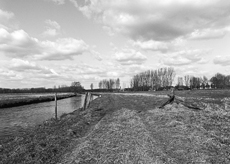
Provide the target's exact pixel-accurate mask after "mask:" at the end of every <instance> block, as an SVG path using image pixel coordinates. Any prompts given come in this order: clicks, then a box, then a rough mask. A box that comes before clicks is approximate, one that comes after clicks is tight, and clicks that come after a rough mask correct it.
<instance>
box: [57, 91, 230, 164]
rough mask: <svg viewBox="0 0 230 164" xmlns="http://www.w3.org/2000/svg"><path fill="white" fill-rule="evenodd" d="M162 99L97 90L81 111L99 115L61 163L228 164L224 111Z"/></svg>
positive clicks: (229, 140) (228, 127)
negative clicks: (97, 95)
mask: <svg viewBox="0 0 230 164" xmlns="http://www.w3.org/2000/svg"><path fill="white" fill-rule="evenodd" d="M165 100H166V99H165V98H163V97H158V98H157V97H154V96H143V95H120V94H117V95H103V96H102V97H101V98H99V99H98V100H96V101H94V102H93V103H92V104H91V106H90V108H89V109H87V111H85V112H86V113H87V114H86V115H85V117H87V119H88V120H90V119H91V120H93V119H94V115H95V114H96V113H103V114H101V116H102V117H101V119H98V120H99V121H98V122H96V123H95V124H94V125H93V126H92V128H91V130H89V131H88V133H87V134H86V135H85V136H84V137H81V138H78V139H76V140H75V141H74V142H75V144H74V146H73V148H72V150H71V151H69V152H68V153H66V154H65V155H64V156H63V160H62V162H61V163H66V164H67V163H68V164H72V163H76V164H83V163H87V164H95V163H98V164H103V163H105V164H107V163H146V164H154V163H156V164H161V163H162V164H163V163H169V164H172V163H223V164H224V163H226V164H227V163H230V158H229V156H230V154H229V152H230V134H229V132H230V113H229V112H227V111H219V112H217V111H213V110H212V109H206V110H205V111H199V112H197V111H192V110H190V109H188V108H186V107H184V106H181V105H177V104H172V105H167V106H166V107H165V108H164V109H159V108H157V107H158V106H159V105H160V104H162V102H164V101H165Z"/></svg>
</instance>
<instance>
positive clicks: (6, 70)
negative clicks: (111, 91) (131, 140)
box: [0, 0, 230, 89]
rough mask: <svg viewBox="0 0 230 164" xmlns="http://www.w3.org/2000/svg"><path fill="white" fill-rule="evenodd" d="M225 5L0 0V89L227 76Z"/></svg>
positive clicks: (166, 0)
mask: <svg viewBox="0 0 230 164" xmlns="http://www.w3.org/2000/svg"><path fill="white" fill-rule="evenodd" d="M229 33H230V1H229V0H160V1H159V0H0V88H31V87H46V88H50V87H54V86H59V85H60V86H61V85H70V84H71V82H73V81H79V82H80V83H81V84H82V85H83V86H84V88H86V89H88V88H90V84H91V83H93V85H94V88H98V82H99V81H100V80H102V79H110V78H113V79H115V78H120V80H121V87H128V86H129V83H130V80H131V77H132V76H133V75H135V74H137V73H139V72H143V71H146V70H149V69H152V70H155V69H158V68H162V67H173V68H174V69H175V71H176V75H177V76H184V75H194V76H203V75H205V76H206V77H208V78H211V77H212V76H213V75H214V74H216V73H217V72H220V73H222V74H225V75H229V74H230V34H229Z"/></svg>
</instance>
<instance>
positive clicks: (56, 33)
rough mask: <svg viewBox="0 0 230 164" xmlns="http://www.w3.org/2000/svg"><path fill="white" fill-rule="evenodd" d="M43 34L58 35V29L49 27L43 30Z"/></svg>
mask: <svg viewBox="0 0 230 164" xmlns="http://www.w3.org/2000/svg"><path fill="white" fill-rule="evenodd" d="M43 35H44V36H56V35H58V32H57V30H56V29H51V28H48V29H46V30H45V31H44V32H43Z"/></svg>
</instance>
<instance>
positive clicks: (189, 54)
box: [163, 49, 209, 66]
mask: <svg viewBox="0 0 230 164" xmlns="http://www.w3.org/2000/svg"><path fill="white" fill-rule="evenodd" d="M208 52H209V51H208V50H198V49H197V50H183V51H178V52H174V53H171V54H167V56H166V55H165V58H164V59H163V63H164V64H165V65H169V66H182V65H188V64H194V63H198V64H204V63H205V62H207V60H205V59H204V56H205V55H207V54H208Z"/></svg>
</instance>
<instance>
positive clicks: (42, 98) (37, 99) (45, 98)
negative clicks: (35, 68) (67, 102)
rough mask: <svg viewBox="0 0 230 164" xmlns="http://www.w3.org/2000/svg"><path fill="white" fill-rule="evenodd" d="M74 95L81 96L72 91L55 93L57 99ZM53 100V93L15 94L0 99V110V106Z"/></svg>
mask: <svg viewBox="0 0 230 164" xmlns="http://www.w3.org/2000/svg"><path fill="white" fill-rule="evenodd" d="M15 95H17V94H15ZM74 96H81V95H75V94H73V93H67V94H63V93H59V94H57V100H61V99H65V98H69V97H74ZM54 100H55V94H49V95H41V96H36V94H34V95H32V94H31V96H27V97H24V98H21V97H20V96H18V97H17V96H15V98H11V99H7V98H5V99H0V110H1V108H10V107H17V106H22V105H28V104H35V103H41V102H48V101H54Z"/></svg>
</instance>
